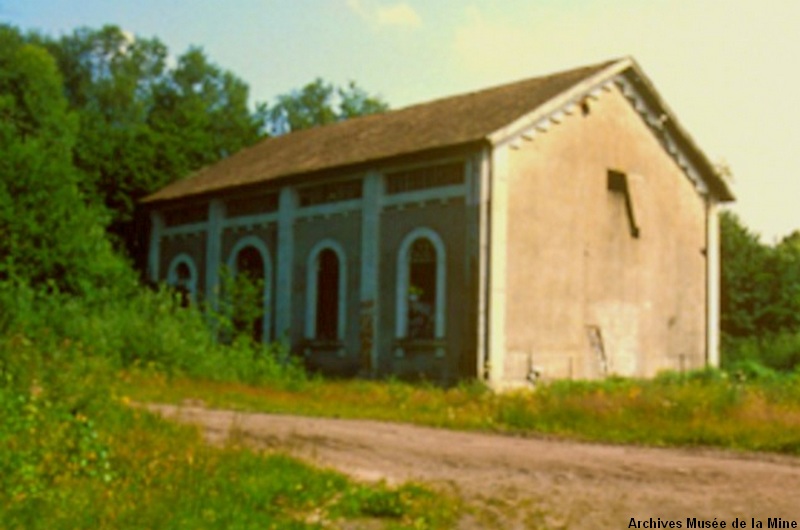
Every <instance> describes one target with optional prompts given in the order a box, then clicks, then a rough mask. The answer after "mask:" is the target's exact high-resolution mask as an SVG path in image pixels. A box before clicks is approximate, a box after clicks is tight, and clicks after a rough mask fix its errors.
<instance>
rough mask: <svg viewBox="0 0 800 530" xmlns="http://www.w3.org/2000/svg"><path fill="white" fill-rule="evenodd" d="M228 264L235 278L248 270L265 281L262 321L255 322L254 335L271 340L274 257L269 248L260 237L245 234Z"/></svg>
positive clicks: (249, 273)
mask: <svg viewBox="0 0 800 530" xmlns="http://www.w3.org/2000/svg"><path fill="white" fill-rule="evenodd" d="M227 265H228V270H230V272H231V275H232V276H233V277H234V278H235V277H236V276H237V275H238V274H239V273H240V272H246V273H247V274H248V276H249V277H250V278H251V279H254V280H260V281H263V284H264V291H263V293H262V297H261V302H262V318H261V322H260V323H254V324H253V326H254V327H253V337H254V338H255V339H256V340H257V341H263V340H266V341H268V340H270V339H271V331H272V329H271V324H272V311H271V307H272V304H271V301H272V259H271V257H270V253H269V249H268V248H267V246H266V245H265V244H264V242H263V241H262V240H261V239H259V238H258V237H256V236H252V235H250V236H245V237H243V238H241V239H240V240H239V241H237V242H236V244H235V245H234V246H233V249H232V250H231V253H230V255H229V256H228V263H227Z"/></svg>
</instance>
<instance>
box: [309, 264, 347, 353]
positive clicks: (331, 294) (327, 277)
mask: <svg viewBox="0 0 800 530" xmlns="http://www.w3.org/2000/svg"><path fill="white" fill-rule="evenodd" d="M340 274H341V272H340V270H339V257H338V256H337V255H336V253H335V252H334V251H333V250H331V249H329V248H326V249H325V250H323V251H322V252H320V253H319V257H318V258H317V301H316V306H317V307H316V313H317V314H316V328H317V329H316V337H314V338H315V339H317V340H336V339H338V338H340V337H339V336H338V335H339V330H338V327H339V297H340V296H342V295H343V294H344V293H340V292H339V275H340Z"/></svg>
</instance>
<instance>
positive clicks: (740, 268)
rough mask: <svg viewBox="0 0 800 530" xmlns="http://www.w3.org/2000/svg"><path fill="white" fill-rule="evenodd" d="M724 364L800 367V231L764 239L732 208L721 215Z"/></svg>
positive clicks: (784, 367) (780, 368)
mask: <svg viewBox="0 0 800 530" xmlns="http://www.w3.org/2000/svg"><path fill="white" fill-rule="evenodd" d="M721 246H722V249H721V252H722V296H721V298H722V299H721V320H722V321H721V327H722V333H723V345H724V348H723V362H724V363H725V365H726V366H728V367H733V366H735V365H736V364H738V363H742V362H744V363H749V364H753V363H761V364H764V365H766V366H767V367H770V368H773V369H778V370H792V369H794V368H795V367H796V366H798V365H800V232H795V233H793V234H791V235H789V236H787V237H785V238H784V239H783V240H782V241H780V242H779V243H777V244H775V245H766V244H764V243H762V242H761V241H760V240H759V238H758V236H757V235H755V234H754V233H752V232H751V231H750V230H748V229H747V228H746V227H745V226H744V225H743V224H742V223H741V221H740V220H739V219H738V217H736V215H734V214H733V213H731V212H723V214H722V217H721Z"/></svg>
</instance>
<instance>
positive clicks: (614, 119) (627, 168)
mask: <svg viewBox="0 0 800 530" xmlns="http://www.w3.org/2000/svg"><path fill="white" fill-rule="evenodd" d="M588 103H589V113H588V114H587V115H584V114H583V113H582V112H580V110H578V111H577V112H574V113H572V114H570V115H568V116H565V118H564V119H563V121H562V122H561V123H559V124H555V125H553V127H552V128H551V129H550V130H549V131H548V132H546V133H544V134H537V135H536V136H535V137H534V139H533V140H532V141H527V140H521V141H520V143H519V144H518V145H517V146H515V147H516V148H510V149H508V152H509V155H508V156H509V161H508V164H509V179H510V183H509V194H508V204H507V219H508V231H507V246H506V258H507V263H506V269H507V276H506V280H507V297H506V302H505V308H506V319H505V332H506V338H505V361H504V375H505V379H506V380H507V381H524V380H525V379H526V377H528V376H529V375H531V372H532V370H534V369H535V370H537V371H539V372H540V373H541V375H542V376H543V377H546V378H550V377H572V378H592V377H599V376H602V375H604V374H611V373H617V374H621V375H638V376H649V375H653V374H655V373H656V372H657V371H659V370H663V369H675V370H680V369H689V368H697V367H701V366H703V364H704V360H705V348H704V340H705V300H706V291H705V274H706V273H705V257H704V249H705V244H706V243H705V205H704V201H703V198H702V197H701V196H700V195H699V194H698V193H697V191H696V190H695V189H694V186H693V184H692V183H691V182H690V181H689V179H688V178H687V177H686V175H685V174H684V173H683V171H682V170H681V169H680V168H679V167H678V165H677V164H676V163H675V162H674V160H673V159H672V158H671V157H670V156H669V155H668V154H667V153H666V152H665V151H664V149H663V148H662V146H661V144H660V143H659V142H658V140H657V139H656V138H655V137H654V136H653V134H652V132H651V131H650V130H649V128H648V127H647V126H646V125H645V124H644V123H643V121H642V118H641V116H640V115H639V114H638V113H637V112H636V111H635V110H634V109H633V108H632V107H631V105H630V104H629V102H628V101H627V100H626V98H625V97H624V96H623V95H622V94H621V93H620V92H619V89H618V88H617V87H616V86H614V85H610V86H609V87H608V88H607V89H605V90H603V91H602V92H601V93H600V95H599V96H598V98H596V99H591V100H588ZM609 169H613V170H617V171H621V172H624V173H625V174H626V175H627V179H628V184H629V186H630V190H629V191H630V198H631V201H632V205H633V211H634V214H635V217H636V222H637V224H638V227H639V229H640V235H639V237H634V236H633V235H632V231H631V224H630V221H629V216H628V213H627V211H626V206H625V201H624V196H623V194H621V193H619V192H614V191H609V190H608V187H607V172H608V170H609ZM598 330H599V336H600V337H601V338H602V351H603V353H604V355H603V354H601V353H600V348H599V347H597V344H598V343H597V342H595V346H593V345H592V341H591V340H590V335H592V334H593V333H595V334H596V332H597V331H598Z"/></svg>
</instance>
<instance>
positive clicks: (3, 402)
mask: <svg viewBox="0 0 800 530" xmlns="http://www.w3.org/2000/svg"><path fill="white" fill-rule="evenodd" d="M50 346H52V349H51V348H48V349H47V350H43V348H42V345H41V344H39V343H37V341H34V340H29V339H27V338H26V337H24V336H18V335H17V336H11V337H4V338H2V340H0V448H2V450H0V521H2V523H0V527H2V528H4V529H26V530H27V529H48V530H50V529H56V530H58V529H76V528H92V529H120V528H122V529H139V528H141V529H149V528H159V529H203V528H225V529H238V528H254V529H255V528H258V529H262V528H280V529H306V528H309V529H310V528H340V527H343V526H346V525H355V524H359V525H362V524H363V525H367V526H368V527H369V528H397V529H399V528H414V529H417V528H450V527H451V526H452V524H454V521H455V518H456V516H457V512H458V510H459V505H458V503H457V501H456V500H454V499H452V498H450V497H447V496H444V495H441V494H439V493H437V492H434V491H432V490H430V489H428V488H426V487H423V486H420V485H416V484H410V483H409V484H404V485H400V486H397V487H390V486H388V485H386V484H384V483H377V484H368V483H359V482H355V481H352V480H350V479H348V478H346V477H345V476H343V475H341V474H339V473H335V472H332V471H328V470H320V469H316V468H313V467H310V466H308V465H306V464H304V463H301V462H299V461H297V460H295V459H292V458H289V457H287V456H285V455H282V454H279V453H256V452H253V451H251V450H249V449H247V448H245V447H243V446H241V445H240V444H238V443H237V440H236V439H235V438H233V439H231V440H230V441H229V443H228V444H227V445H226V446H225V447H222V448H219V447H212V446H209V445H208V444H207V443H205V441H204V440H203V439H202V436H201V435H200V433H199V432H198V430H197V429H195V428H190V427H185V426H178V425H175V424H172V423H170V422H167V421H165V420H162V419H160V418H159V417H157V416H155V415H152V414H150V413H148V412H146V411H143V410H139V409H135V408H131V407H130V406H128V402H129V398H128V397H127V396H126V395H124V394H122V393H121V392H120V389H119V388H118V384H119V372H118V370H117V369H116V368H115V367H114V366H113V364H112V363H109V362H108V360H107V359H103V358H97V357H91V356H86V355H84V352H83V351H82V350H83V346H81V345H80V344H76V343H70V342H62V343H60V344H51V345H50Z"/></svg>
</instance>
